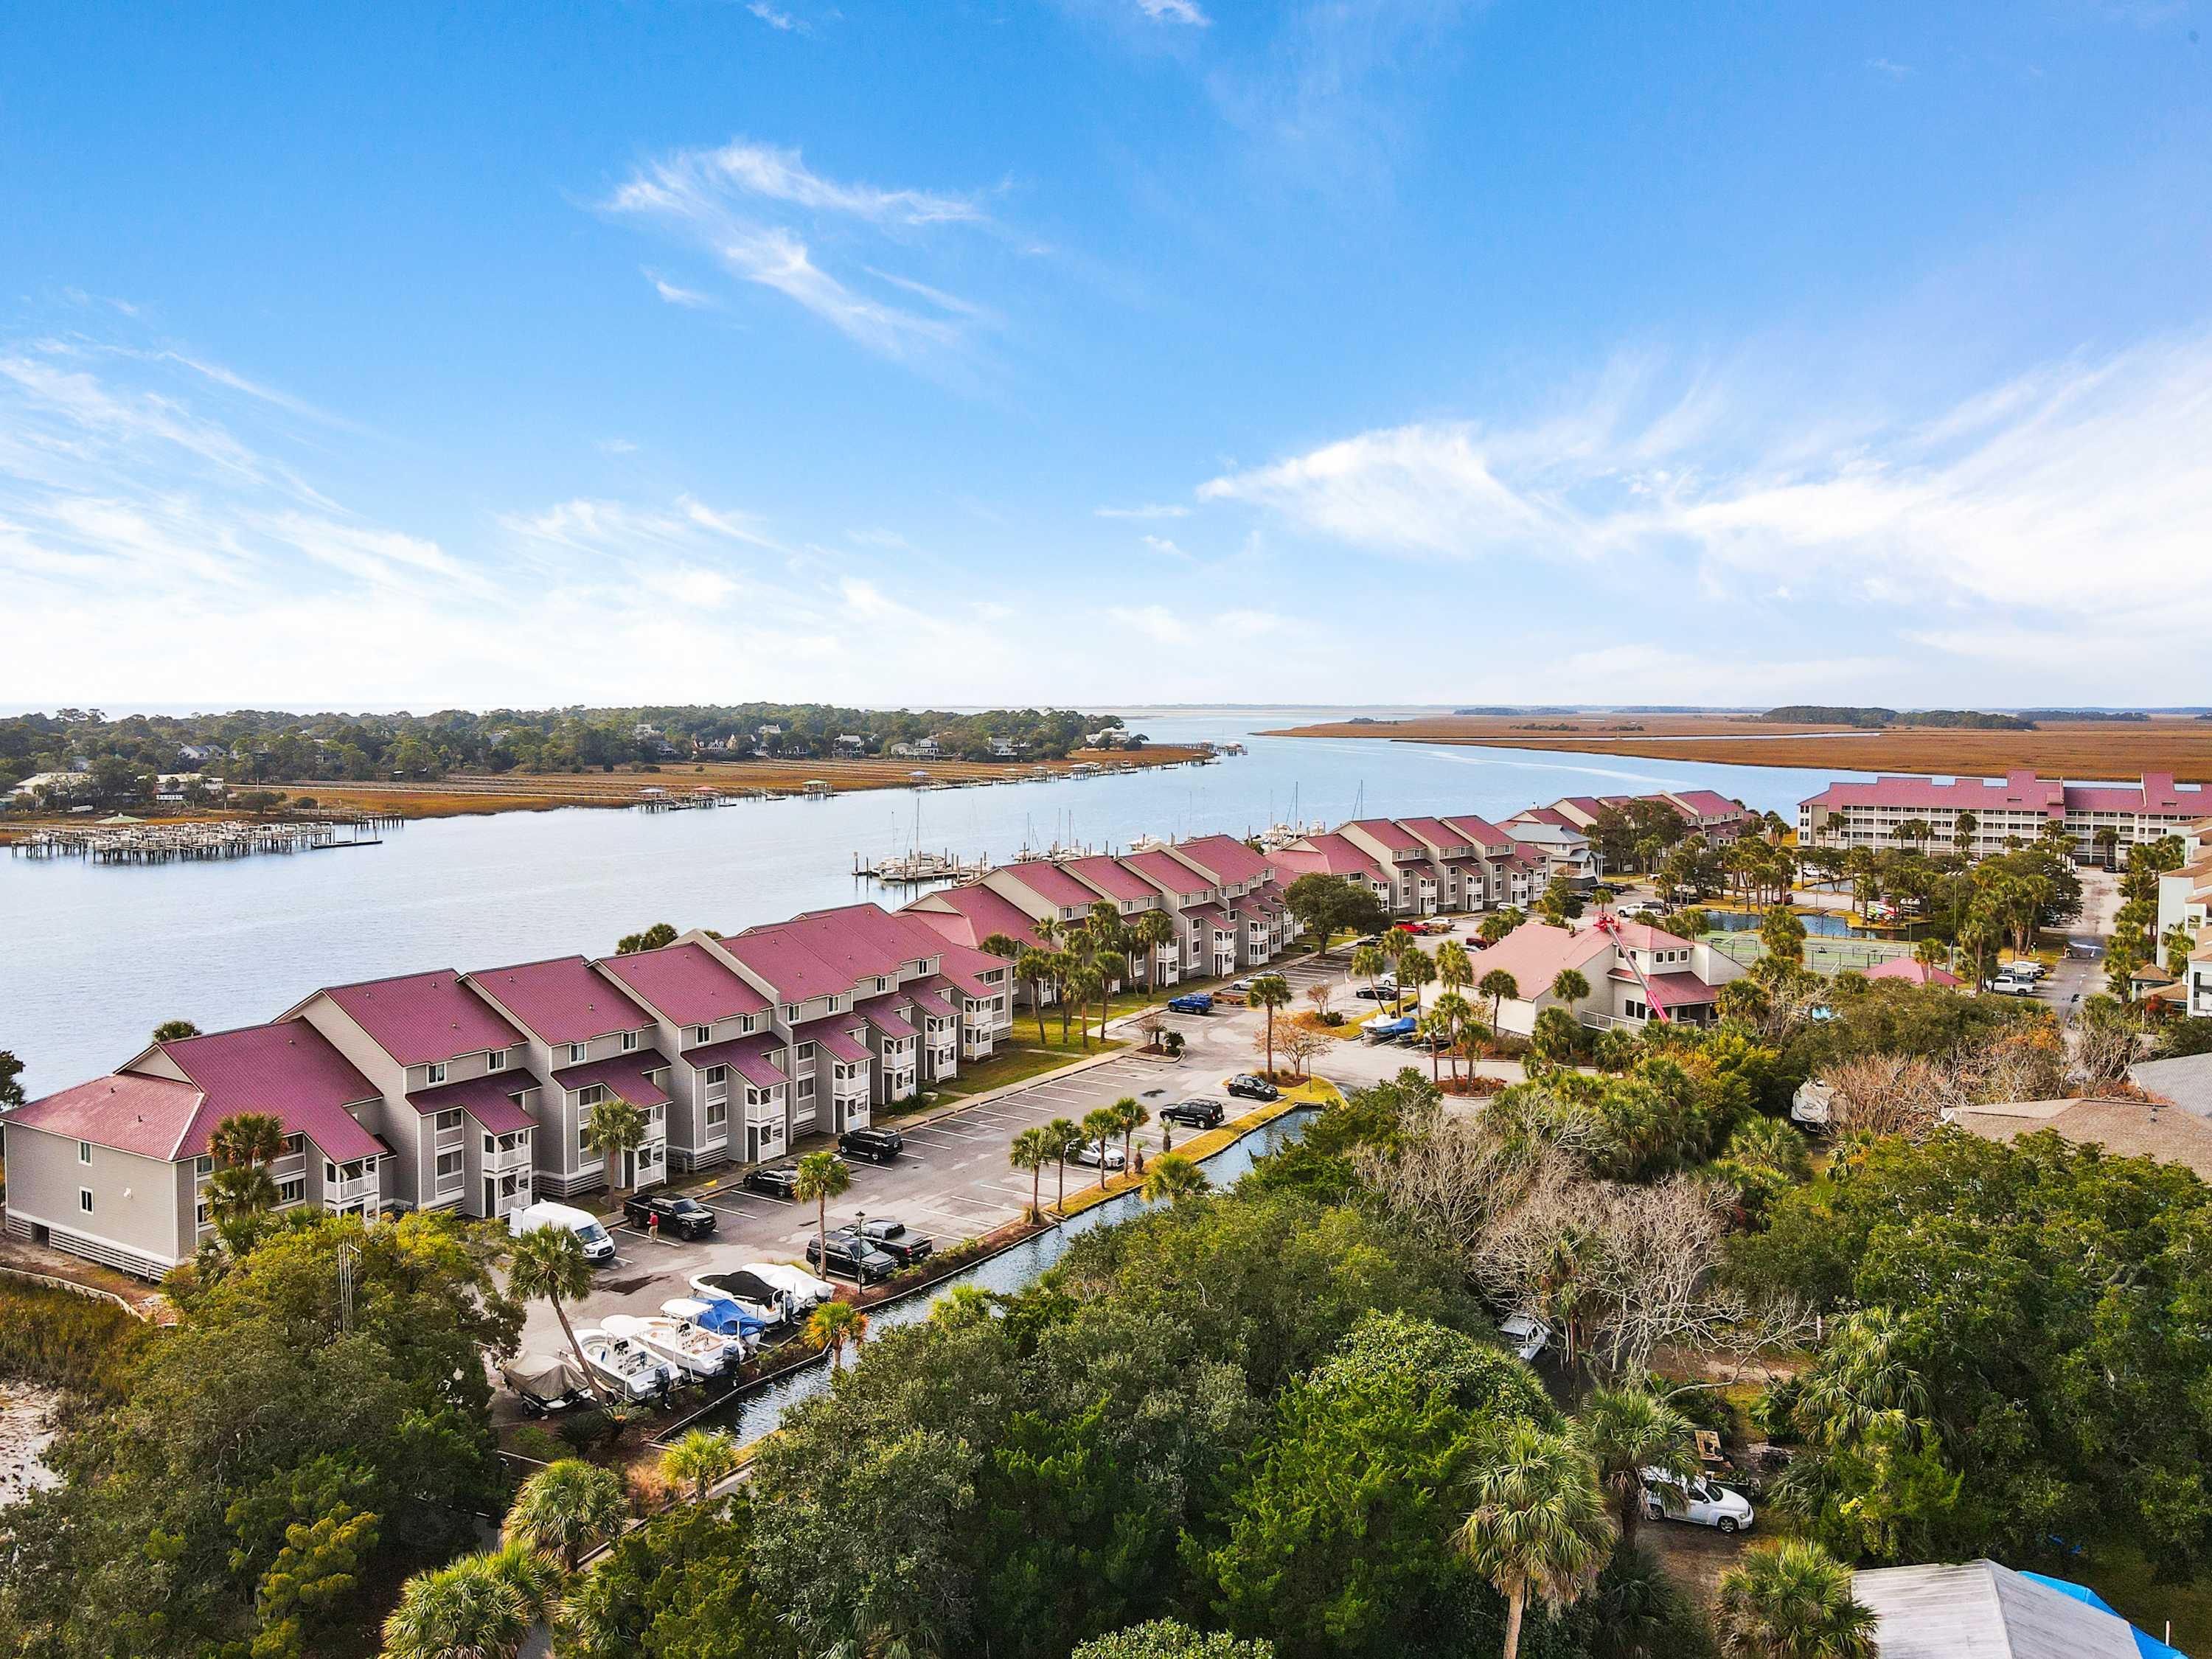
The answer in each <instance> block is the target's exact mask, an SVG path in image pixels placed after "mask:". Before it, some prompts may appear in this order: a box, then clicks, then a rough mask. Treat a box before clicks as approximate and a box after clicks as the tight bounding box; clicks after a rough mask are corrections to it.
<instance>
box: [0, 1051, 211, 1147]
mask: <svg viewBox="0 0 2212 1659" xmlns="http://www.w3.org/2000/svg"><path fill="white" fill-rule="evenodd" d="M199 1107H200V1091H198V1090H197V1089H195V1088H194V1087H192V1085H191V1084H189V1083H179V1082H177V1081H176V1080H175V1079H171V1078H163V1077H142V1076H139V1075H137V1073H131V1072H118V1073H115V1074H114V1075H112V1076H110V1077H96V1078H94V1079H92V1080H91V1081H90V1082H89V1083H80V1084H77V1085H75V1086H74V1087H72V1088H68V1089H64V1090H62V1091H60V1092H58V1093H57V1094H51V1095H48V1096H46V1097H45V1098H44V1099H41V1100H33V1101H30V1102H28V1103H26V1104H24V1105H21V1106H18V1107H17V1108H15V1110H14V1111H12V1112H9V1113H8V1114H7V1115H4V1116H0V1124H5V1125H7V1126H8V1127H10V1128H19V1127H20V1128H25V1129H42V1130H44V1131H46V1133H48V1134H54V1135H60V1136H62V1137H64V1139H70V1140H88V1141H91V1142H92V1143H93V1144H94V1146H112V1147H113V1148H114V1149H115V1150H116V1151H118V1152H135V1153H137V1155H138V1156H139V1157H141V1158H160V1159H161V1160H163V1161H164V1162H167V1161H169V1160H172V1159H173V1158H176V1156H177V1147H178V1146H179V1143H180V1142H182V1141H183V1140H184V1139H185V1136H186V1134H187V1133H189V1132H190V1131H191V1127H192V1121H193V1118H194V1117H195V1116H196V1115H197V1113H198V1111H199Z"/></svg>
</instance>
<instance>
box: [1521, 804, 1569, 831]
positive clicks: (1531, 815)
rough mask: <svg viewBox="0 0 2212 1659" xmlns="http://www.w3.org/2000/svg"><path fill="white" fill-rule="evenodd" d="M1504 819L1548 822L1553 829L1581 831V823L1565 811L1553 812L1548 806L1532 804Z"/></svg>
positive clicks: (1525, 822) (1522, 821) (1524, 822)
mask: <svg viewBox="0 0 2212 1659" xmlns="http://www.w3.org/2000/svg"><path fill="white" fill-rule="evenodd" d="M1505 821H1506V823H1522V824H1527V823H1548V824H1550V825H1551V826H1552V828H1553V829H1571V830H1573V831H1574V832H1575V833H1576V834H1577V835H1580V834H1581V833H1582V825H1580V824H1579V823H1576V822H1575V821H1574V820H1573V819H1572V818H1571V817H1568V816H1567V815H1566V814H1565V812H1555V811H1553V810H1552V809H1551V808H1550V807H1548V806H1532V807H1530V808H1529V809H1528V811H1525V812H1516V813H1515V814H1514V815H1513V816H1512V817H1510V818H1508V819H1506V820H1505Z"/></svg>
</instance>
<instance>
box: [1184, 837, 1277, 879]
mask: <svg viewBox="0 0 2212 1659" xmlns="http://www.w3.org/2000/svg"><path fill="white" fill-rule="evenodd" d="M1175 850H1176V852H1177V853H1178V854H1181V855H1182V857H1183V858H1185V859H1188V860H1189V861H1190V862H1191V863H1193V864H1195V865H1196V866H1198V867H1199V868H1200V869H1201V870H1204V871H1206V872H1207V873H1208V874H1210V875H1212V878H1214V880H1215V881H1216V882H1217V883H1220V884H1225V885H1235V884H1243V883H1244V882H1248V881H1257V880H1258V879H1259V878H1261V877H1262V876H1264V875H1266V874H1267V860H1265V859H1264V858H1261V856H1260V854H1257V853H1255V852H1254V851H1253V850H1252V849H1251V848H1249V847H1247V846H1246V845H1245V844H1244V843H1243V842H1241V841H1239V840H1237V837H1236V836H1194V837H1193V838H1192V839H1190V840H1189V841H1181V842H1176V846H1175Z"/></svg>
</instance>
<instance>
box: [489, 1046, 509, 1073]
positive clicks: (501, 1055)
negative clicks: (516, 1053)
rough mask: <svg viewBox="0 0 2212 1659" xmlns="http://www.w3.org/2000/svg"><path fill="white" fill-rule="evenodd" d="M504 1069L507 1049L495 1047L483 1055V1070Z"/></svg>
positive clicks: (496, 1070)
mask: <svg viewBox="0 0 2212 1659" xmlns="http://www.w3.org/2000/svg"><path fill="white" fill-rule="evenodd" d="M506 1069H507V1050H506V1049H504V1048H495V1049H493V1050H492V1051H491V1052H490V1053H489V1054H486V1055H485V1056H484V1070H486V1071H487V1072H503V1071H505V1070H506Z"/></svg>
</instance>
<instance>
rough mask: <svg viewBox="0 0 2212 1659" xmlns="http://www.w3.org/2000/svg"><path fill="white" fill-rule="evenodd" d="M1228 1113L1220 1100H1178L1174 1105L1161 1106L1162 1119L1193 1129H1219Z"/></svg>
mask: <svg viewBox="0 0 2212 1659" xmlns="http://www.w3.org/2000/svg"><path fill="white" fill-rule="evenodd" d="M1226 1115H1227V1113H1225V1111H1224V1110H1223V1109H1222V1105H1221V1103H1220V1102H1219V1101H1218V1100H1178V1101H1177V1102H1176V1103H1175V1104H1174V1105H1172V1106H1163V1107H1161V1108H1160V1120H1161V1121H1163V1122H1165V1123H1181V1124H1182V1125H1184V1126H1186V1127H1189V1128H1193V1129H1218V1128H1219V1127H1221V1120H1222V1119H1223V1118H1224V1117H1225V1116H1226Z"/></svg>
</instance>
